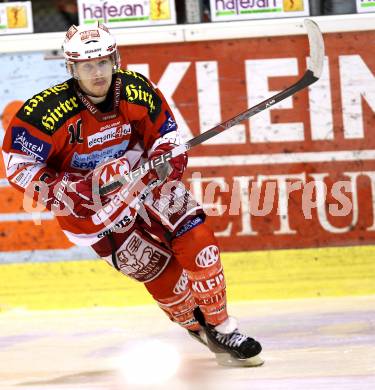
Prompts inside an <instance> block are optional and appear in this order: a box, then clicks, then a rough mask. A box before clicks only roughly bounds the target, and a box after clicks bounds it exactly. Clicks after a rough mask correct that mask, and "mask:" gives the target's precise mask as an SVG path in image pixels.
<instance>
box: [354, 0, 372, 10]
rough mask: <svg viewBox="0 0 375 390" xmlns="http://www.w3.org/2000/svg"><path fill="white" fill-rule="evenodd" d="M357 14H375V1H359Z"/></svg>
mask: <svg viewBox="0 0 375 390" xmlns="http://www.w3.org/2000/svg"><path fill="white" fill-rule="evenodd" d="M357 12H358V13H366V12H375V0H357Z"/></svg>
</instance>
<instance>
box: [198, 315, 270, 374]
mask: <svg viewBox="0 0 375 390" xmlns="http://www.w3.org/2000/svg"><path fill="white" fill-rule="evenodd" d="M204 330H205V332H206V336H207V345H208V348H209V349H210V350H211V351H212V352H214V353H215V355H216V361H217V362H218V364H220V365H223V366H239V367H256V366H260V365H262V364H263V363H264V361H263V359H262V358H261V357H260V352H261V351H262V347H261V345H260V343H258V341H256V340H254V339H252V338H251V337H248V336H246V335H244V334H242V333H240V332H239V331H238V328H237V321H236V320H235V319H234V318H232V317H229V318H228V319H227V320H226V321H225V322H224V323H222V324H220V325H218V326H216V327H213V326H210V325H206V326H205V328H204Z"/></svg>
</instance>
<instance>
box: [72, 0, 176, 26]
mask: <svg viewBox="0 0 375 390" xmlns="http://www.w3.org/2000/svg"><path fill="white" fill-rule="evenodd" d="M78 16H79V23H80V24H88V25H89V24H93V23H95V22H96V21H97V20H99V21H100V22H101V23H104V24H105V25H106V26H107V27H109V28H113V27H135V26H149V25H160V24H175V23H176V9H175V3H174V1H173V0H109V1H104V0H78Z"/></svg>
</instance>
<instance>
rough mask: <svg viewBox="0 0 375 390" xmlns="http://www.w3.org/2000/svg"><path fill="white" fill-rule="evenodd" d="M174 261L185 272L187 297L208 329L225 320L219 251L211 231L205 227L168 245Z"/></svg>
mask: <svg viewBox="0 0 375 390" xmlns="http://www.w3.org/2000/svg"><path fill="white" fill-rule="evenodd" d="M172 249H173V252H174V255H175V257H176V258H177V260H178V261H179V263H180V264H181V266H182V267H183V268H184V269H185V270H186V272H187V275H188V278H189V283H190V287H191V293H192V295H193V297H194V299H195V302H196V303H197V304H198V305H199V307H200V309H201V311H202V313H203V315H204V317H205V320H206V322H207V323H208V324H210V325H214V326H216V325H219V324H221V323H222V322H224V321H225V320H226V319H227V318H228V313H227V304H226V293H225V278H224V273H223V268H222V265H221V261H220V251H219V247H218V245H217V241H216V239H215V237H214V235H213V232H212V230H211V229H210V228H209V227H208V226H206V224H205V223H203V224H201V225H198V226H196V227H195V228H193V229H191V230H190V231H188V232H187V233H185V234H183V235H182V236H180V237H178V238H175V239H174V240H173V242H172Z"/></svg>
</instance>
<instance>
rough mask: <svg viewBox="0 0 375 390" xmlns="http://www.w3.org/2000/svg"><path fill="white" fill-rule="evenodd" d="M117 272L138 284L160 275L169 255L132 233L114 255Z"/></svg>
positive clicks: (169, 257)
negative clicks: (129, 277) (136, 281)
mask: <svg viewBox="0 0 375 390" xmlns="http://www.w3.org/2000/svg"><path fill="white" fill-rule="evenodd" d="M116 258H117V266H118V268H119V270H120V271H121V272H122V273H124V274H126V275H128V276H131V277H132V278H134V279H136V280H138V281H140V282H149V281H151V280H153V279H155V278H156V277H157V276H159V275H160V274H161V272H162V271H163V269H164V268H165V267H166V266H167V264H168V263H169V260H170V259H171V255H170V253H168V252H166V251H164V250H163V249H161V247H159V246H157V245H155V244H153V243H151V242H149V241H147V240H145V239H144V238H143V237H142V236H141V235H140V234H138V232H136V231H135V232H132V233H131V235H130V236H129V237H128V238H127V240H126V241H125V242H124V243H123V244H122V246H121V247H120V249H119V250H118V251H117V253H116Z"/></svg>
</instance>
